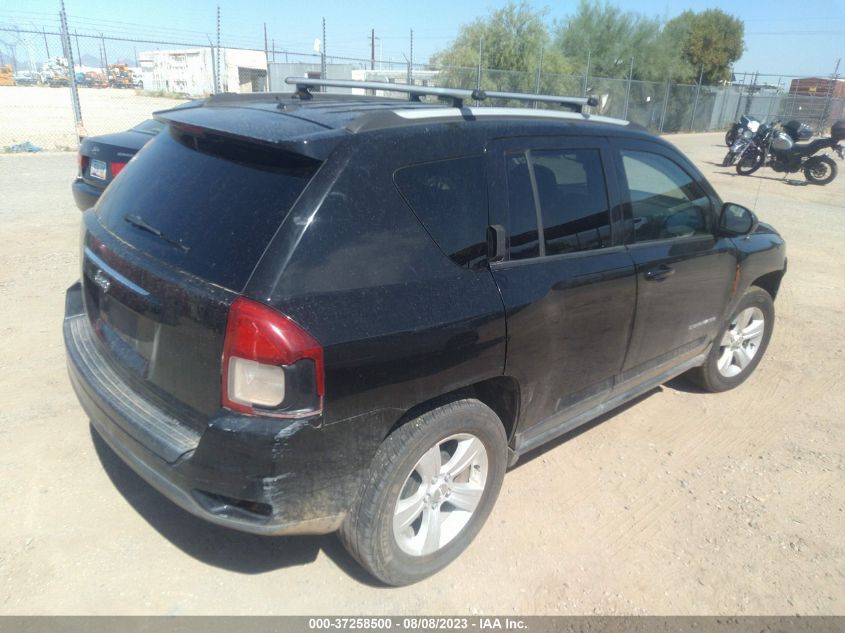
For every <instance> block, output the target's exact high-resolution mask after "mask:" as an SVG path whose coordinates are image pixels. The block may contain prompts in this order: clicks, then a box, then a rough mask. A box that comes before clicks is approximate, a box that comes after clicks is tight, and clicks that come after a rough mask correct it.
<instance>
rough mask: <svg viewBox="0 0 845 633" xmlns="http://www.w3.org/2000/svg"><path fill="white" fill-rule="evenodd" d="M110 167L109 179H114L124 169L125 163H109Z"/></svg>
mask: <svg viewBox="0 0 845 633" xmlns="http://www.w3.org/2000/svg"><path fill="white" fill-rule="evenodd" d="M109 166H110V167H111V177H112V178H114V177H115V176H117V175H118V174H119V173H120V170H122V169H123V168H124V167H126V163H110V165H109Z"/></svg>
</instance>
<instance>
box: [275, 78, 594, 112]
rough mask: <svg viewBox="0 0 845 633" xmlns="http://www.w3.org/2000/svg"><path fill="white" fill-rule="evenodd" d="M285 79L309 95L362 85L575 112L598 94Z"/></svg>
mask: <svg viewBox="0 0 845 633" xmlns="http://www.w3.org/2000/svg"><path fill="white" fill-rule="evenodd" d="M285 83H287V84H291V85H295V86H296V94H298V95H308V97H305V98H306V99H307V98H309V97H310V94H311V93H310V92H308V88H309V87H320V86H326V87H329V88H359V89H365V90H384V91H390V92H404V93H407V94H408V100H409V101H419V100H420V97H421V96H423V95H427V96H433V97H440V98H443V99H450V100H451V101H452V105H453V106H454V107H456V108H462V107H463V105H464V100H465V99H475V100H476V101H483V100H484V99H488V98H490V99H512V100H515V101H532V102H541V101H542V102H544V103H556V104H558V105H561V106H564V107H567V108H569V109H571V110H574V111H575V112H582V111H583V108H584V106H596V105H598V100H596V98H595V97H564V96H558V95H543V94H531V93H526V92H496V91H489V90H468V89H463V88H435V87H431V86H415V85H412V84H393V83H389V82H386V81H354V80H351V79H305V78H302V77H287V78H286V79H285Z"/></svg>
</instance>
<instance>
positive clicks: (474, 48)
mask: <svg viewBox="0 0 845 633" xmlns="http://www.w3.org/2000/svg"><path fill="white" fill-rule="evenodd" d="M545 14H546V11H535V10H533V9H532V8H531V7H530V6H529V5H528V3H527V2H524V1H523V2H520V3H518V4H517V3H515V2H511V3H510V4H508V5H507V6H505V7H503V8H501V9H498V10H496V11H493V12H491V13H490V14H489V15H487V16H486V17H483V18H479V19H477V20H475V21H474V22H471V23H470V24H466V25H464V26H463V27H461V30H460V32H459V34H458V37H457V38H456V39H455V41H454V42H453V43H452V45H451V46H449V48H447V49H446V50H443V51H440V52H438V53H436V54H435V55H434V56H433V57H432V61H433V63H435V64H437V65H440V66H446V67H447V68H446V70H444V79H445V83H450V84H454V85H462V86H463V87H468V86H473V85H474V84H475V77H476V75H475V71H474V70H471V69H474V68H476V67H477V66H478V62H479V55H480V56H481V57H480V59H481V66H482V68H483V69H484V73H483V75H482V77H483V81H482V87H484V88H487V89H488V90H493V89H498V90H510V91H521V92H532V91H533V90H534V88H535V77H536V72H537V69H538V68H540V65H541V61H542V70H543V73H544V74H545V73H566V72H572V70H573V69H572V66H571V65H570V64H569V63H567V61H566V60H565V59H564V57H563V55H561V53H560V52H559V51H557V50H555V49H554V48H553V47H552V46H551V38H550V36H549V32H548V30H547V29H546V24H545V22H544V17H545ZM449 67H451V68H449ZM461 68H463V69H465V70H463V71H461ZM490 71H492V72H490ZM497 71H517V72H507V73H505V72H497Z"/></svg>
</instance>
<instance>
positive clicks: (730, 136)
mask: <svg viewBox="0 0 845 633" xmlns="http://www.w3.org/2000/svg"><path fill="white" fill-rule="evenodd" d="M736 137H737V129H736V128H735V127H732V128H731V129H730V130H728V131H727V133H725V145H727V146H728V147H730V146H731V145H733V144H734V142H735V141H736Z"/></svg>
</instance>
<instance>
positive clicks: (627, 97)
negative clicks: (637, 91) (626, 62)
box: [622, 57, 634, 119]
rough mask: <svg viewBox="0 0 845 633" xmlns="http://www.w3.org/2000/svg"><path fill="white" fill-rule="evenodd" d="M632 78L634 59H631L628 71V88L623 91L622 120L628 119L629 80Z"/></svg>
mask: <svg viewBox="0 0 845 633" xmlns="http://www.w3.org/2000/svg"><path fill="white" fill-rule="evenodd" d="M633 77H634V58H633V57H632V58H631V67H630V68H629V69H628V86H627V88H626V89H625V110H624V113H623V114H622V118H623V119H627V118H628V101H629V100H630V99H631V79H633Z"/></svg>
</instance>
